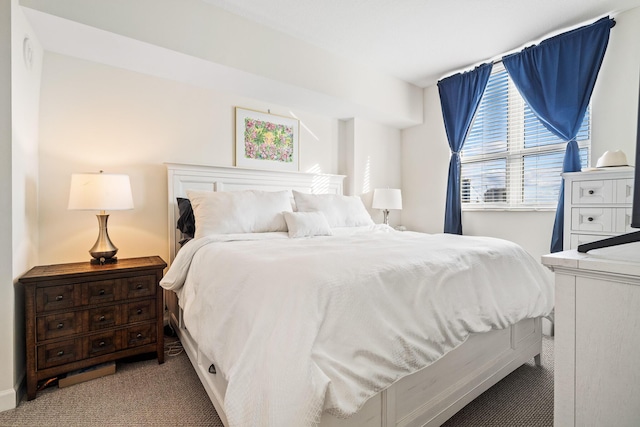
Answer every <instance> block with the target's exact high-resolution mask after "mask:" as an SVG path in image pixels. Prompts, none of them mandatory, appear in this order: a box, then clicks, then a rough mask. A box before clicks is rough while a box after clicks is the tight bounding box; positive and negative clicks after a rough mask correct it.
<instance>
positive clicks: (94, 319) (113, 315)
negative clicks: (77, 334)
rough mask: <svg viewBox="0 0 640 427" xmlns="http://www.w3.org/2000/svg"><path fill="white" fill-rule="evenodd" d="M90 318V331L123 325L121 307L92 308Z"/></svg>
mask: <svg viewBox="0 0 640 427" xmlns="http://www.w3.org/2000/svg"><path fill="white" fill-rule="evenodd" d="M88 317H89V321H88V324H89V328H88V329H89V331H97V330H99V329H105V328H112V327H114V326H117V325H120V324H121V323H122V321H121V314H120V306H119V305H110V306H106V307H98V308H92V309H90V310H89V316H88Z"/></svg>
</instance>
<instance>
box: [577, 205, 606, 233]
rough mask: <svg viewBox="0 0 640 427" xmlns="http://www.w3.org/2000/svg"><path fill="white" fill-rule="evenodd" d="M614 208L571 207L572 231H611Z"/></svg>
mask: <svg viewBox="0 0 640 427" xmlns="http://www.w3.org/2000/svg"><path fill="white" fill-rule="evenodd" d="M613 211H614V210H613V209H612V208H573V209H571V230H572V231H598V232H604V233H611V232H613V218H614V212H613Z"/></svg>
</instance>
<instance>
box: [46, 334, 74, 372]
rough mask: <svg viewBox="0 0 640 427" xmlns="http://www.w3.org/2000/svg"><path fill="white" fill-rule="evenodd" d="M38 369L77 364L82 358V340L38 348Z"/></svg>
mask: <svg viewBox="0 0 640 427" xmlns="http://www.w3.org/2000/svg"><path fill="white" fill-rule="evenodd" d="M37 358H38V362H37V366H38V369H46V368H51V367H53V366H58V365H64V364H65V363H71V362H75V361H76V360H79V359H81V358H82V340H79V339H75V340H67V341H61V342H56V343H52V344H44V345H40V346H38V349H37Z"/></svg>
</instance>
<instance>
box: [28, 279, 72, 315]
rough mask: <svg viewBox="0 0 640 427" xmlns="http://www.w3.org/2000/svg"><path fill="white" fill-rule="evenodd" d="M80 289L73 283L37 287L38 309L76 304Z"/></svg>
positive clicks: (51, 308)
mask: <svg viewBox="0 0 640 427" xmlns="http://www.w3.org/2000/svg"><path fill="white" fill-rule="evenodd" d="M78 291H79V289H78V288H76V287H74V286H73V285H61V286H49V287H46V288H37V289H36V311H37V312H38V313H41V312H43V311H53V310H61V309H65V308H71V307H74V306H75V305H76V301H77V300H78V296H79V295H78Z"/></svg>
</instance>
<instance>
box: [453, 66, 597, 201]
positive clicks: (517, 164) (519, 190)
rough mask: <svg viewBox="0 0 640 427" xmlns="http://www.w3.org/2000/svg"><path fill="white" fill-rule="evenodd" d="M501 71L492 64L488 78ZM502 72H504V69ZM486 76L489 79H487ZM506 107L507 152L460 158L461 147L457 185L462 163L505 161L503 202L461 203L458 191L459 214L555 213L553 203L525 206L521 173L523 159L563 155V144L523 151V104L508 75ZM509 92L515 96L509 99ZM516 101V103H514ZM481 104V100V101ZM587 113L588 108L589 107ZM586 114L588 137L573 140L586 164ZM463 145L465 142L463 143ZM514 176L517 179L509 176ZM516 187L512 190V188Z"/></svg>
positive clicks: (462, 154)
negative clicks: (489, 212) (467, 212)
mask: <svg viewBox="0 0 640 427" xmlns="http://www.w3.org/2000/svg"><path fill="white" fill-rule="evenodd" d="M503 70H505V68H504V66H503V65H502V64H501V63H499V64H494V67H493V70H492V72H491V77H492V76H493V75H494V74H497V73H500V72H502V71H503ZM505 72H506V70H505ZM491 77H490V78H491ZM507 90H508V101H507V102H508V105H507V141H506V145H507V149H506V151H500V152H495V153H489V154H477V155H464V145H463V147H462V150H461V151H462V152H461V156H460V183H461V185H462V167H463V165H465V164H473V163H479V162H488V161H492V160H506V165H505V167H506V171H505V186H506V193H507V201H506V202H484V201H483V202H480V203H470V202H465V201H464V200H463V191H462V188H461V191H460V198H461V200H460V202H461V207H462V211H463V212H464V211H555V210H556V209H557V202H554V203H553V205H552V204H551V203H525V202H524V200H523V198H524V181H525V170H524V162H525V157H526V156H531V155H544V154H551V153H562V154H563V155H564V153H565V151H566V146H567V143H566V142H559V143H556V144H545V145H540V146H536V147H530V148H525V137H524V133H525V101H524V98H522V96H521V95H520V93H519V92H518V90H517V88H516V86H515V84H514V83H513V81H512V80H511V77H510V76H508V89H507ZM512 92H513V93H515V94H517V96H513V95H512ZM514 101H516V102H514ZM481 102H482V101H481ZM588 108H589V110H590V109H591V105H589V107H588ZM591 113H592V112H591V111H589V127H588V129H589V130H588V133H589V138H588V139H586V140H581V141H577V142H578V149H579V150H583V149H586V150H587V154H586V155H587V159H586V163H587V165H589V164H590V163H591V137H592V133H591V125H592V123H593V117H592V115H591ZM474 123H475V117H474V120H473V121H472V123H471V126H470V128H469V131H471V128H472V127H473V124H474ZM514 134H518V135H519V137H513V136H511V135H514ZM465 143H466V141H465ZM514 174H517V175H519V176H512V175H514ZM561 179H562V178H561V177H559V180H558V186H560V183H561ZM514 185H515V186H516V187H515V188H514V187H513V186H514ZM514 195H520V196H519V197H520V200H510V199H514Z"/></svg>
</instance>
